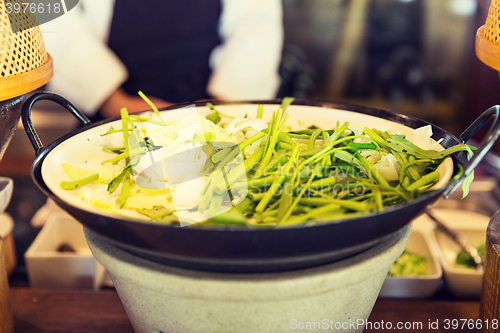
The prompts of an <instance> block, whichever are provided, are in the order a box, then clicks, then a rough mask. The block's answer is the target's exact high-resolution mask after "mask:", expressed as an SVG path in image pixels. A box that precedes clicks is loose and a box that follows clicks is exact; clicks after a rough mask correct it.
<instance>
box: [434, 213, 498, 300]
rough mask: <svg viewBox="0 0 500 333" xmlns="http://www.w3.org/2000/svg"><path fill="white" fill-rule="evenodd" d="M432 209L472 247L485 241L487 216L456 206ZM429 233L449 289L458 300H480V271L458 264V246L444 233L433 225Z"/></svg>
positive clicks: (481, 278) (481, 274) (488, 218)
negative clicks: (432, 238)
mask: <svg viewBox="0 0 500 333" xmlns="http://www.w3.org/2000/svg"><path fill="white" fill-rule="evenodd" d="M433 212H434V213H435V215H436V217H437V218H439V219H441V220H442V221H443V223H445V224H446V225H447V226H449V227H450V228H452V229H455V230H457V231H459V232H461V233H463V234H464V235H465V236H466V237H467V238H469V240H470V241H471V242H472V244H473V245H474V246H475V247H478V246H479V245H481V244H484V243H485V242H486V228H487V227H488V223H489V220H490V217H488V216H486V215H482V214H478V213H475V212H471V211H467V210H458V209H433ZM432 236H433V237H434V239H435V242H436V243H437V244H438V247H439V252H438V254H439V259H440V261H441V265H442V266H443V271H444V279H445V284H446V287H447V289H448V290H449V292H450V293H451V294H452V295H453V296H455V297H456V298H460V299H479V297H480V295H481V284H482V280H483V272H482V271H480V270H476V269H474V268H466V267H464V266H462V265H459V264H457V263H456V262H455V261H456V258H457V255H458V253H459V252H460V247H459V246H458V245H457V244H456V243H455V242H454V241H453V240H451V239H450V238H449V237H448V236H447V235H445V234H444V233H443V232H441V231H439V230H438V229H437V228H436V229H434V232H433V234H432Z"/></svg>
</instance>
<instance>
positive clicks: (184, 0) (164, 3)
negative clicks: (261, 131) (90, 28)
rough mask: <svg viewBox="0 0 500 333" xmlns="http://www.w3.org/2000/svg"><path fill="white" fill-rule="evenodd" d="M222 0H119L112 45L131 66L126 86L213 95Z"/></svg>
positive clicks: (176, 96)
mask: <svg viewBox="0 0 500 333" xmlns="http://www.w3.org/2000/svg"><path fill="white" fill-rule="evenodd" d="M220 13H221V4H220V0H175V1H173V0H146V1H137V0H116V2H115V8H114V15H113V19H112V24H111V30H110V35H109V47H110V48H111V50H113V52H114V53H115V54H116V55H117V56H118V57H119V58H120V59H121V61H122V62H123V63H124V65H125V66H126V67H127V69H128V72H129V78H128V80H127V82H125V83H124V84H123V86H122V88H123V89H124V90H125V91H126V92H127V93H129V94H130V95H133V96H137V92H138V91H139V90H142V91H143V92H144V93H145V94H146V95H148V96H154V97H159V98H162V99H164V100H166V101H169V102H174V103H178V102H190V101H195V100H198V99H205V98H210V96H209V95H208V94H207V92H206V88H207V83H208V78H209V75H210V68H209V66H208V60H209V56H210V53H211V52H212V50H213V49H214V47H215V46H217V45H218V44H220V39H219V35H218V22H219V17H220Z"/></svg>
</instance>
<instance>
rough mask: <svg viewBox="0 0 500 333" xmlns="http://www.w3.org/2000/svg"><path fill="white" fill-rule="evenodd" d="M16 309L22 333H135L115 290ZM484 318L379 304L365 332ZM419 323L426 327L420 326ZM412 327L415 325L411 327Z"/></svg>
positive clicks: (393, 302) (49, 298) (403, 303)
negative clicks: (410, 325)
mask: <svg viewBox="0 0 500 333" xmlns="http://www.w3.org/2000/svg"><path fill="white" fill-rule="evenodd" d="M10 291H11V303H12V312H13V317H14V325H15V328H16V333H38V332H40V333H41V332H43V333H55V332H58V333H63V332H64V333H66V332H71V333H87V332H88V333H101V332H103V333H104V332H105V333H129V332H130V333H132V332H133V329H132V326H131V324H130V321H129V320H128V318H127V315H126V313H125V310H124V309H123V306H122V304H121V303H120V299H119V298H118V294H117V293H116V291H114V290H113V289H110V290H103V291H99V292H93V291H77V290H46V289H32V288H18V287H11V288H10ZM478 316H479V302H477V301H471V302H464V301H449V300H405V299H403V300H401V299H378V300H377V302H376V303H375V307H374V308H373V311H372V314H371V316H370V318H369V321H370V322H372V323H373V324H374V326H373V327H372V329H366V330H365V332H383V331H385V330H382V329H380V328H379V329H376V326H375V325H376V324H375V323H379V324H380V323H382V321H383V322H384V323H385V324H386V325H387V323H388V322H390V323H392V324H393V325H394V326H395V325H396V324H397V323H398V322H400V323H411V324H412V326H414V329H407V330H406V329H405V330H397V329H395V327H394V328H393V329H392V330H393V331H404V332H453V331H455V332H477V331H478V330H468V329H457V330H450V329H448V330H446V329H445V320H446V319H449V320H452V319H458V320H460V319H474V320H476V319H477V318H478ZM436 320H438V321H439V326H438V329H432V330H431V329H429V328H428V326H429V321H430V322H436ZM415 323H422V326H420V327H419V326H417V324H415ZM407 325H409V324H407ZM235 333H237V332H235Z"/></svg>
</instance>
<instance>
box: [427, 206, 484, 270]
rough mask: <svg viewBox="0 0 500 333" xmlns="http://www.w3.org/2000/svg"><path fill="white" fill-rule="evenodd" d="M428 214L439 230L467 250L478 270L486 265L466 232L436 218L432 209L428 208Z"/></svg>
mask: <svg viewBox="0 0 500 333" xmlns="http://www.w3.org/2000/svg"><path fill="white" fill-rule="evenodd" d="M426 214H427V216H429V217H430V218H431V219H432V220H433V221H434V222H435V223H436V225H437V227H438V229H439V230H441V231H442V232H444V233H445V234H446V235H448V236H449V237H450V238H451V239H453V241H455V242H456V243H457V244H458V245H459V246H460V247H461V248H462V249H463V250H464V251H465V252H467V253H468V254H469V255H470V256H471V257H472V259H473V260H474V263H475V264H476V269H477V270H482V269H483V266H484V260H483V258H482V257H481V256H480V255H479V252H478V251H477V249H476V247H475V246H474V245H472V243H471V242H470V241H469V239H468V238H467V237H466V236H465V235H464V234H462V233H461V232H458V231H457V230H453V229H451V228H449V227H448V226H447V225H446V224H444V223H443V222H441V221H440V220H439V219H438V218H436V217H435V216H434V214H433V213H431V210H430V209H427V210H426Z"/></svg>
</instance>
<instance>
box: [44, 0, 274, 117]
mask: <svg viewBox="0 0 500 333" xmlns="http://www.w3.org/2000/svg"><path fill="white" fill-rule="evenodd" d="M221 1H222V13H221V18H220V21H219V35H220V37H221V40H222V44H221V45H219V46H217V47H216V48H215V49H214V50H213V51H212V53H211V55H210V59H209V64H210V67H211V69H212V74H211V77H210V79H209V83H208V87H207V92H208V93H209V94H210V95H212V96H215V97H217V98H220V99H225V100H252V99H270V98H274V97H275V96H276V92H277V89H278V88H279V83H280V79H279V74H278V69H279V63H280V60H281V50H282V46H283V22H282V6H281V1H280V0H221ZM113 7H114V0H80V2H79V4H78V6H77V7H76V8H74V9H73V10H71V11H69V12H68V13H67V14H65V15H62V16H60V17H59V18H57V19H55V20H53V21H50V22H47V23H45V24H43V25H41V26H40V29H41V31H42V36H43V39H44V43H45V48H46V50H47V52H48V53H49V54H50V55H51V56H52V58H53V61H54V76H53V78H52V79H51V81H50V82H49V86H48V89H49V90H52V91H54V92H56V93H58V94H60V95H62V96H64V97H65V98H67V99H68V100H70V101H71V102H72V103H73V104H75V105H76V106H77V107H78V108H79V109H80V110H81V111H83V112H85V113H87V114H89V115H92V114H93V113H95V112H96V111H97V109H98V108H99V107H100V106H101V105H102V103H103V102H104V101H105V100H106V99H107V98H108V97H109V96H110V95H111V93H113V92H114V91H115V90H116V89H117V88H118V87H120V86H121V85H122V84H123V83H124V82H125V81H126V80H127V77H128V74H127V69H126V68H125V66H124V65H123V64H122V62H121V61H120V59H119V58H118V57H117V56H116V55H115V54H114V53H113V52H112V51H111V50H110V49H109V47H108V46H107V41H108V37H109V29H110V26H111V18H112V15H113Z"/></svg>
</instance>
